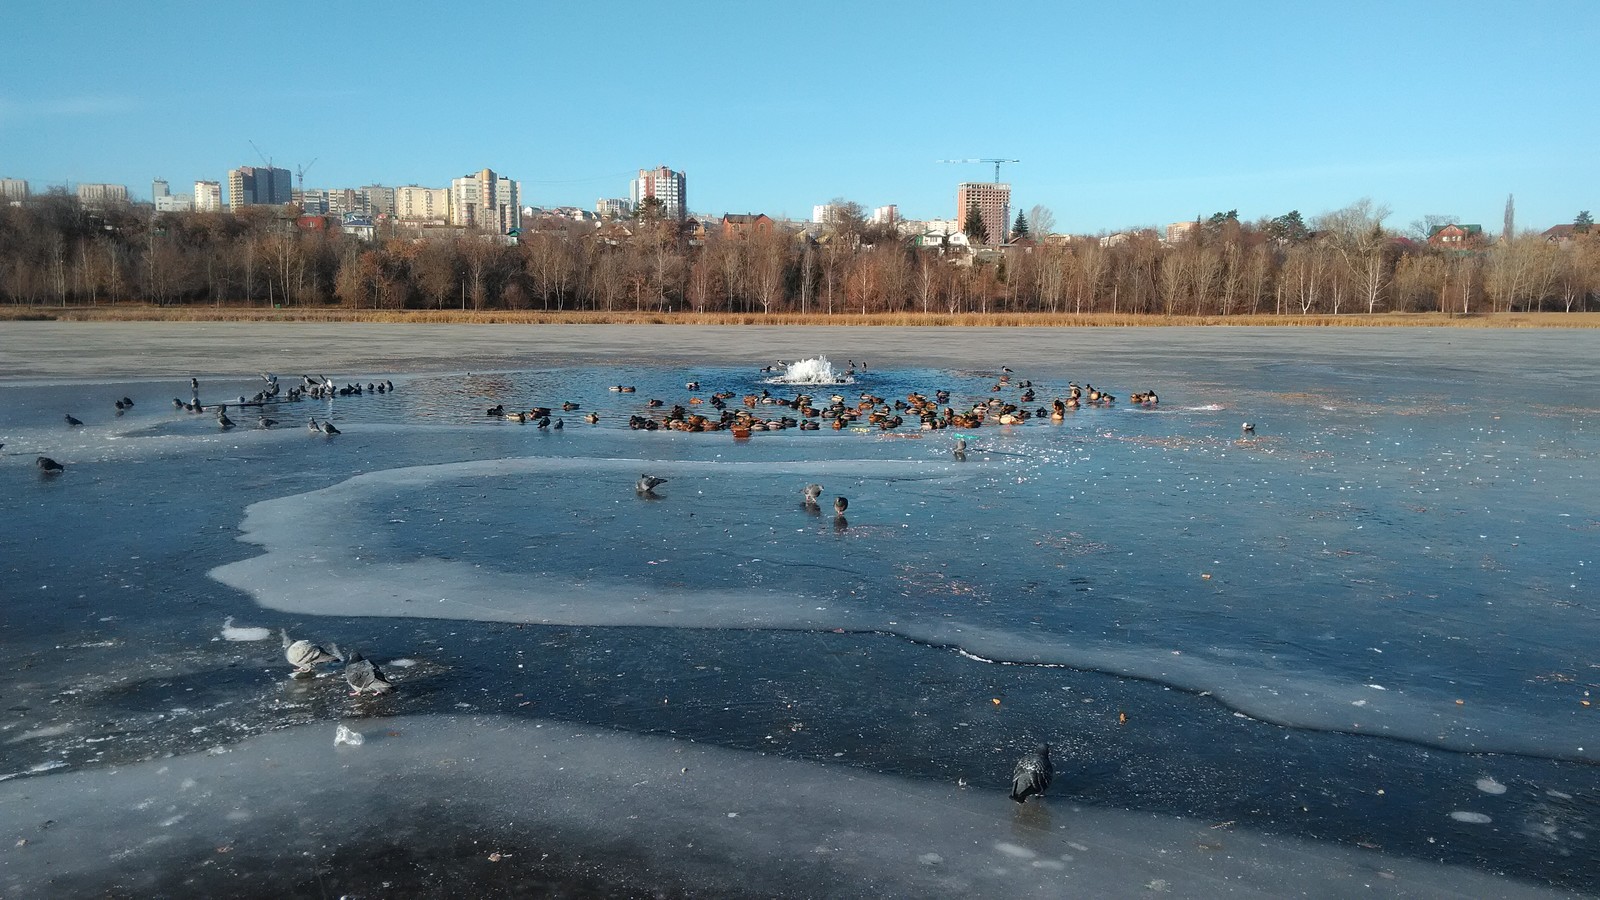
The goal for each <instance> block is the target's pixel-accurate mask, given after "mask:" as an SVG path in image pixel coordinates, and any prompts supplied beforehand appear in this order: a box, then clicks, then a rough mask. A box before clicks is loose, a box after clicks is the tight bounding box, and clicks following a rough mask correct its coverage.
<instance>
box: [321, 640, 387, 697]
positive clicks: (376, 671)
mask: <svg viewBox="0 0 1600 900" xmlns="http://www.w3.org/2000/svg"><path fill="white" fill-rule="evenodd" d="M334 649H336V650H337V649H338V648H337V647H335V648H334ZM344 680H345V681H347V682H349V683H350V693H351V695H352V696H356V695H359V694H368V693H370V694H387V693H389V692H390V691H392V690H394V685H392V684H390V683H389V679H388V678H386V677H385V676H384V674H383V670H382V669H380V668H378V664H377V663H375V662H373V661H372V660H370V659H367V658H366V657H365V656H362V655H361V651H359V650H351V651H350V655H349V656H346V657H345V658H344Z"/></svg>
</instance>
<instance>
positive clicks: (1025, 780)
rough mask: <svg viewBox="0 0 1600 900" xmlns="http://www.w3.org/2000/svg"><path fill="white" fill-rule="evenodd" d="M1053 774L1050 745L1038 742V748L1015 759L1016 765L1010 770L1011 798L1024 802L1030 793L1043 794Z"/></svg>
mask: <svg viewBox="0 0 1600 900" xmlns="http://www.w3.org/2000/svg"><path fill="white" fill-rule="evenodd" d="M1053 775H1055V769H1054V768H1052V767H1051V765H1050V745H1049V744H1040V745H1039V749H1037V750H1035V751H1033V752H1032V753H1029V754H1027V755H1026V756H1024V757H1022V758H1021V759H1019V760H1017V767H1016V768H1015V769H1012V770H1011V799H1013V800H1015V801H1017V802H1018V803H1026V802H1027V800H1028V797H1029V796H1030V795H1033V794H1038V795H1040V796H1043V795H1044V792H1045V789H1046V788H1048V787H1050V778H1051V777H1052V776H1053Z"/></svg>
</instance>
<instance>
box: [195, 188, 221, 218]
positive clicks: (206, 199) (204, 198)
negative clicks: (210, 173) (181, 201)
mask: <svg viewBox="0 0 1600 900" xmlns="http://www.w3.org/2000/svg"><path fill="white" fill-rule="evenodd" d="M220 209H222V184H221V183H220V182H216V181H196V182H195V183H194V210H195V212H216V211H218V210H220Z"/></svg>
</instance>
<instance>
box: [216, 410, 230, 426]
mask: <svg viewBox="0 0 1600 900" xmlns="http://www.w3.org/2000/svg"><path fill="white" fill-rule="evenodd" d="M217 427H219V428H221V429H222V430H223V431H227V430H228V429H229V428H232V427H233V420H232V419H230V418H228V407H226V406H219V407H217Z"/></svg>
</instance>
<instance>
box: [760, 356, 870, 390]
mask: <svg viewBox="0 0 1600 900" xmlns="http://www.w3.org/2000/svg"><path fill="white" fill-rule="evenodd" d="M855 381H856V379H855V369H854V368H853V367H852V368H850V369H847V370H846V371H844V372H837V371H835V370H834V368H833V363H830V362H828V358H827V357H826V356H818V357H815V358H812V359H802V360H800V361H798V362H792V363H789V364H788V365H787V366H785V367H784V372H783V374H782V375H778V376H775V377H773V378H769V379H767V383H768V384H855Z"/></svg>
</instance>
